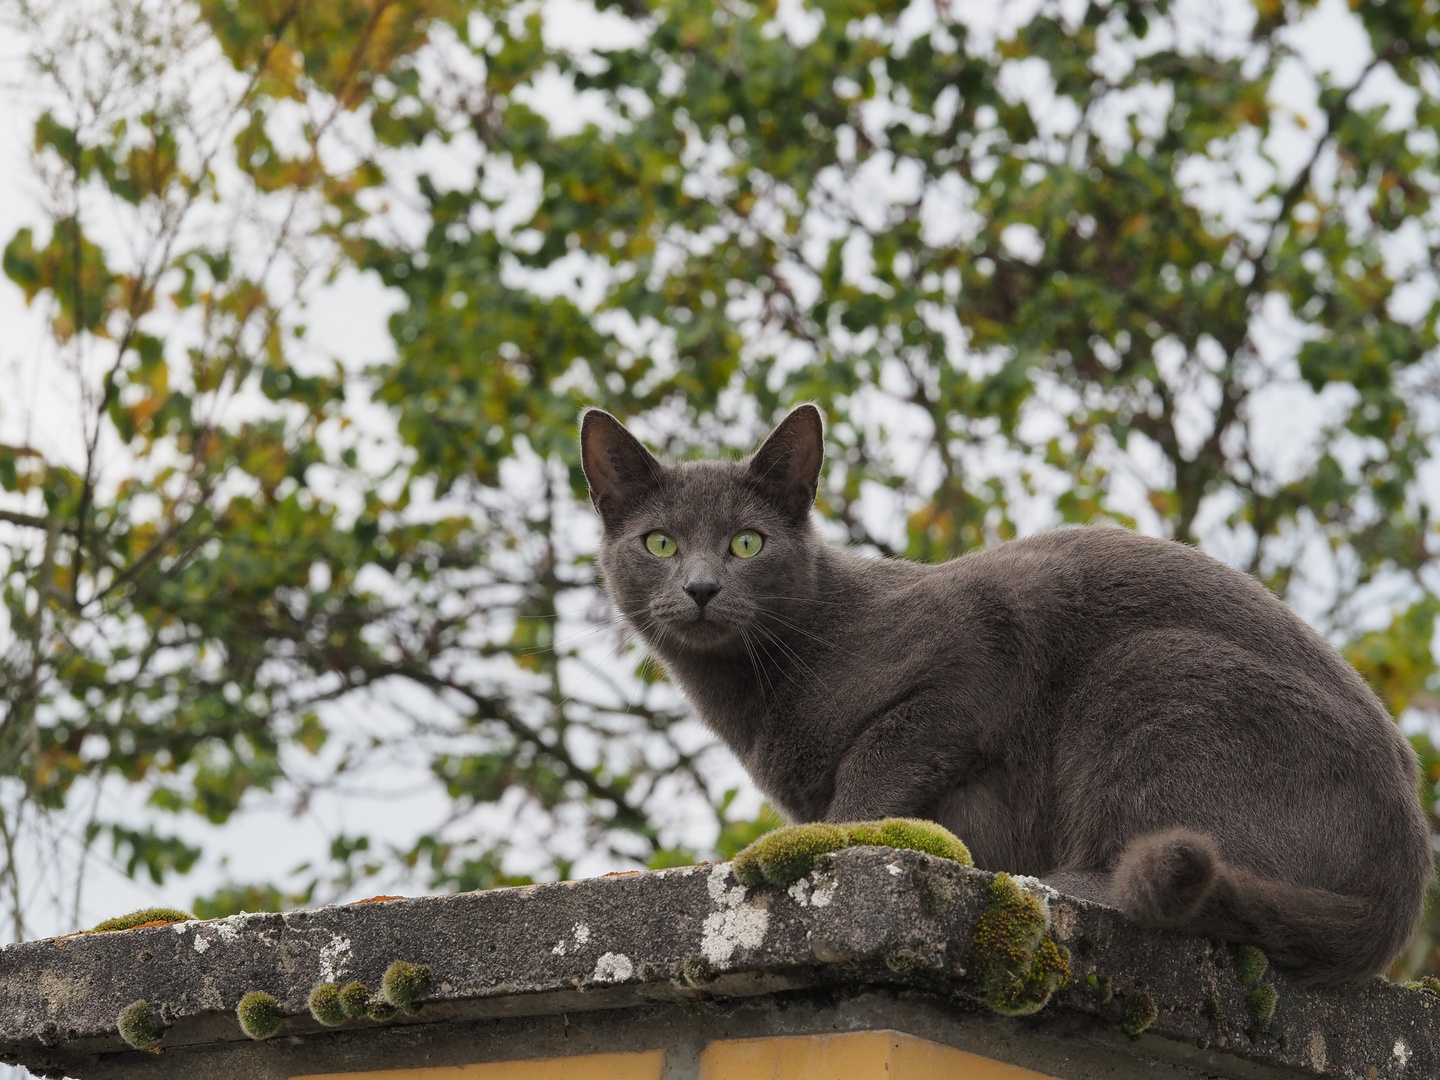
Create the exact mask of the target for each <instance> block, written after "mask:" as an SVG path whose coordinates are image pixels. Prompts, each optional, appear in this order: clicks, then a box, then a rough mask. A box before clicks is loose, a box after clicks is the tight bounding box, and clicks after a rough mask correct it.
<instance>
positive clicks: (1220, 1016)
mask: <svg viewBox="0 0 1440 1080" xmlns="http://www.w3.org/2000/svg"><path fill="white" fill-rule="evenodd" d="M1205 1019H1206V1020H1209V1021H1210V1024H1211V1026H1212V1027H1217V1028H1219V1027H1224V1026H1225V1010H1224V1009H1222V1008H1220V999H1219V998H1217V997H1216V996H1215V995H1214V994H1211V995H1210V996H1209V997H1207V998H1206V999H1205Z"/></svg>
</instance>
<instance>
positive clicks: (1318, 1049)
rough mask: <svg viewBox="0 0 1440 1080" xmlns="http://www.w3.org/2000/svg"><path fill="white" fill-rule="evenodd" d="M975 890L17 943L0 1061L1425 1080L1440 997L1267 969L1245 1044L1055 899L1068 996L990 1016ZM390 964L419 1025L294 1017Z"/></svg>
mask: <svg viewBox="0 0 1440 1080" xmlns="http://www.w3.org/2000/svg"><path fill="white" fill-rule="evenodd" d="M989 879H990V875H988V874H985V873H982V872H980V871H976V870H970V869H966V868H963V867H960V866H958V865H956V864H954V863H950V862H946V861H944V860H939V859H934V858H931V857H930V856H927V855H923V854H919V853H916V852H899V851H892V850H890V849H887V848H856V849H851V850H847V851H843V852H840V853H838V854H836V855H835V856H833V857H830V858H827V859H825V860H824V861H822V863H821V865H820V866H819V867H818V868H817V869H816V870H815V871H814V872H813V873H812V874H811V875H810V876H809V877H808V878H806V879H804V880H802V881H801V882H800V883H798V884H797V885H795V886H793V887H792V888H790V889H789V890H777V889H768V888H767V889H750V890H746V889H744V888H743V887H741V886H739V885H738V884H736V882H735V880H734V878H733V877H732V876H731V874H730V871H729V866H728V864H720V865H717V866H700V867H687V868H683V869H678V870H667V871H659V872H655V873H643V874H627V875H617V876H611V877H605V878H596V879H591V880H587V881H575V882H563V883H558V884H551V885H536V886H528V887H525V888H519V889H499V890H494V891H491V892H485V893H469V894H464V895H460V896H442V897H427V898H421V899H413V900H395V901H388V902H383V903H372V904H361V905H354V906H349V907H331V908H321V909H316V910H310V911H296V912H289V913H286V914H280V915H268V914H267V915H249V916H236V917H234V918H231V919H225V920H219V921H212V922H192V923H185V924H181V925H178V926H173V927H154V928H146V929H137V930H127V931H121V932H118V933H112V934H99V935H92V936H79V937H69V938H62V939H51V940H46V941H37V942H27V943H24V944H20V945H12V946H9V947H8V948H5V949H3V950H0V1059H3V1060H6V1061H12V1062H20V1063H23V1064H26V1065H28V1066H29V1067H30V1068H31V1069H33V1070H35V1071H36V1072H39V1073H42V1074H43V1073H47V1072H48V1073H50V1074H52V1075H63V1074H67V1073H68V1075H71V1076H77V1077H86V1078H89V1077H111V1076H114V1077H120V1076H130V1075H141V1074H142V1073H143V1074H144V1075H146V1076H150V1077H165V1076H201V1075H204V1076H207V1077H214V1078H216V1080H223V1078H224V1077H227V1076H236V1077H255V1078H264V1077H277V1078H278V1077H286V1076H290V1075H294V1074H298V1073H306V1072H321V1071H330V1070H339V1069H343V1068H356V1067H367V1068H380V1067H397V1066H403V1065H419V1064H452V1063H457V1062H459V1061H462V1060H486V1059H501V1058H504V1057H506V1056H510V1055H512V1054H514V1053H517V1052H521V1053H524V1054H525V1055H526V1056H530V1055H532V1054H537V1053H546V1052H548V1053H560V1052H582V1051H588V1050H590V1049H595V1048H602V1049H603V1048H619V1047H620V1046H621V1045H622V1044H624V1045H627V1046H630V1047H633V1046H637V1045H641V1044H646V1043H647V1040H648V1045H650V1046H674V1045H682V1044H684V1042H685V1040H686V1039H687V1038H688V1039H690V1040H691V1041H692V1042H693V1041H695V1040H703V1039H707V1038H712V1037H733V1034H734V1033H744V1034H759V1033H762V1032H771V1033H774V1032H780V1031H789V1030H793V1031H802V1030H838V1029H854V1028H857V1027H899V1028H901V1029H903V1030H911V1031H912V1032H913V1033H915V1034H918V1035H922V1036H924V1037H927V1038H933V1039H936V1040H937V1041H942V1042H949V1043H951V1044H953V1045H961V1046H968V1047H972V1048H978V1049H981V1052H986V1053H990V1054H991V1056H995V1057H999V1058H1002V1059H1004V1060H1010V1061H1013V1062H1015V1063H1016V1064H1022V1065H1027V1066H1028V1067H1031V1068H1036V1069H1039V1070H1041V1071H1047V1072H1049V1073H1050V1074H1052V1075H1056V1076H1062V1077H1067V1078H1070V1077H1073V1078H1075V1080H1088V1078H1089V1077H1099V1076H1117V1075H1126V1069H1125V1063H1126V1062H1130V1063H1131V1064H1132V1065H1133V1066H1134V1067H1135V1068H1136V1069H1137V1070H1138V1069H1141V1068H1144V1069H1145V1070H1148V1071H1145V1073H1144V1074H1145V1075H1156V1076H1161V1075H1165V1076H1175V1077H1180V1076H1186V1077H1195V1076H1200V1075H1211V1076H1214V1075H1219V1076H1233V1077H1237V1078H1239V1077H1247V1078H1248V1077H1257V1076H1268V1077H1277V1076H1286V1075H1296V1073H1294V1072H1293V1071H1292V1070H1301V1073H1300V1074H1304V1075H1312V1076H1313V1075H1321V1076H1333V1077H1353V1078H1355V1080H1362V1078H1370V1077H1386V1078H1402V1077H1403V1078H1407V1080H1408V1078H1416V1080H1420V1078H1425V1080H1431V1078H1434V1077H1440V997H1437V996H1434V995H1431V994H1427V993H1421V992H1415V991H1409V990H1405V989H1402V988H1399V987H1396V986H1392V985H1389V984H1387V983H1384V982H1382V981H1379V980H1376V981H1374V982H1371V983H1368V984H1366V985H1365V986H1362V987H1359V988H1355V989H1351V990H1347V991H1306V990H1301V989H1298V988H1295V987H1293V986H1292V985H1290V984H1289V983H1288V982H1287V981H1286V980H1285V979H1284V977H1283V976H1280V975H1277V974H1276V973H1275V972H1274V971H1267V972H1266V973H1265V976H1264V978H1263V980H1262V984H1263V985H1266V986H1272V987H1274V989H1275V991H1276V994H1277V1000H1276V1007H1275V1011H1274V1017H1273V1020H1272V1021H1271V1023H1270V1025H1269V1028H1268V1030H1266V1031H1264V1032H1261V1031H1257V1030H1254V1024H1253V1022H1252V1021H1251V1019H1250V1016H1249V1013H1250V1012H1251V1011H1252V1010H1251V1009H1250V1008H1249V1007H1248V1006H1247V999H1248V998H1249V996H1250V995H1251V994H1252V993H1253V991H1254V988H1253V987H1246V986H1242V985H1241V983H1240V981H1239V979H1238V978H1237V976H1236V974H1235V971H1234V966H1233V963H1232V960H1231V954H1230V950H1229V949H1228V948H1226V947H1224V946H1220V945H1217V944H1212V943H1211V942H1209V941H1206V940H1203V939H1197V938H1185V937H1179V936H1176V935H1169V934H1159V933H1151V932H1144V931H1140V930H1137V929H1136V928H1134V927H1133V926H1130V925H1129V924H1127V923H1126V922H1125V921H1124V920H1123V919H1122V918H1121V917H1120V916H1119V915H1118V914H1117V913H1115V912H1113V911H1110V910H1108V909H1106V908H1103V907H1099V906H1097V905H1094V904H1089V903H1086V902H1084V901H1081V900H1076V899H1073V898H1069V897H1058V896H1055V897H1051V898H1050V901H1049V903H1050V912H1051V918H1052V924H1053V928H1054V931H1055V934H1056V937H1057V938H1058V939H1059V940H1060V941H1061V942H1062V943H1063V944H1065V945H1066V946H1067V947H1068V948H1069V949H1070V952H1071V956H1072V968H1073V978H1072V980H1071V983H1070V985H1069V987H1068V988H1066V989H1064V990H1062V991H1060V992H1059V993H1057V994H1056V995H1055V998H1054V1000H1052V1001H1051V1003H1050V1005H1049V1006H1048V1007H1047V1008H1046V1009H1045V1010H1044V1011H1043V1012H1042V1013H1040V1014H1039V1015H1037V1016H1035V1017H1032V1018H1028V1019H1025V1020H1007V1019H1003V1018H1000V1017H994V1016H992V1015H989V1014H988V1013H986V1011H985V1010H984V1008H983V1006H977V1005H976V1004H975V1003H974V1001H973V1000H972V999H973V996H974V991H973V989H972V988H971V987H970V986H969V985H968V983H967V977H966V969H967V965H968V964H969V962H970V936H971V933H972V931H973V929H974V926H975V923H976V921H977V919H978V918H979V916H980V913H981V912H982V910H983V909H984V906H985V903H986V886H987V884H988V881H989ZM1036 888H1039V887H1038V886H1036ZM397 959H402V960H409V961H412V962H416V963H425V964H429V965H430V966H431V968H432V969H433V971H434V984H435V985H434V989H433V990H432V992H431V994H430V996H429V997H428V998H426V999H425V1002H426V1003H425V1005H424V1007H423V1009H422V1010H421V1014H420V1015H419V1016H418V1017H397V1018H396V1019H394V1020H391V1021H387V1022H385V1023H383V1024H377V1023H373V1022H371V1021H365V1020H360V1021H351V1022H349V1023H347V1024H346V1025H345V1026H344V1027H342V1028H338V1029H326V1028H323V1027H321V1026H320V1025H319V1024H318V1023H316V1022H315V1021H314V1020H313V1019H312V1018H311V1017H310V1015H309V1012H308V1010H307V1007H306V1000H307V998H308V996H309V993H310V991H311V989H312V988H313V987H314V986H315V985H316V984H317V983H319V982H322V981H337V982H348V981H350V980H354V979H358V980H360V981H362V982H364V983H365V984H367V985H368V986H370V987H371V988H375V987H378V985H379V983H380V977H381V975H382V973H383V972H384V970H385V968H386V967H387V966H389V964H390V963H391V962H392V961H393V960H397ZM251 990H265V991H268V992H269V993H271V994H273V995H275V997H276V998H278V999H279V1000H280V1002H281V1004H282V1007H283V1009H284V1011H285V1012H286V1014H287V1016H288V1019H287V1020H286V1021H285V1023H284V1025H283V1026H282V1028H281V1030H280V1034H279V1035H277V1036H276V1037H275V1038H273V1039H271V1040H269V1041H268V1042H266V1043H255V1042H252V1041H250V1040H248V1039H247V1038H246V1037H245V1036H244V1035H243V1034H242V1032H241V1031H240V1027H239V1024H238V1023H237V1021H236V1018H235V1012H234V1010H235V1006H236V1003H237V1002H238V1001H239V999H240V998H241V997H242V996H243V995H244V994H246V993H247V992H249V991H251ZM1142 994H1144V995H1148V996H1149V997H1150V998H1151V999H1152V1000H1153V1001H1154V1003H1155V1006H1156V1008H1157V1010H1158V1015H1157V1017H1156V1019H1155V1021H1154V1023H1153V1024H1152V1025H1151V1026H1150V1028H1149V1030H1148V1031H1147V1032H1146V1033H1145V1034H1144V1035H1142V1036H1141V1037H1140V1038H1139V1039H1138V1040H1132V1039H1130V1038H1129V1037H1128V1036H1125V1035H1123V1034H1122V1033H1121V1032H1120V1031H1119V1026H1120V1023H1121V1021H1122V1020H1123V1018H1124V1015H1125V1011H1126V1008H1127V1005H1129V1004H1130V1003H1132V1002H1135V1001H1138V1000H1139V996H1140V995H1142ZM138 998H144V999H146V1000H148V1001H149V1002H151V1003H152V1005H153V1006H154V1007H155V1009H156V1012H157V1013H158V1014H159V1015H161V1016H162V1017H163V1018H164V1020H165V1022H166V1024H167V1025H168V1027H167V1030H166V1032H165V1037H164V1041H163V1044H162V1047H161V1050H160V1052H159V1053H142V1052H138V1051H133V1050H130V1049H129V1048H127V1047H126V1046H125V1045H124V1044H123V1043H122V1042H121V1040H120V1038H119V1035H118V1032H117V1030H116V1027H115V1020H116V1017H117V1015H118V1014H119V1013H120V1011H121V1010H122V1009H123V1008H125V1007H126V1006H127V1005H129V1004H130V1003H131V1002H133V1001H135V1000H136V999H138ZM602 1010H623V1012H621V1013H616V1012H602ZM787 1025H788V1026H787ZM687 1033H688V1034H687ZM727 1033H731V1034H727ZM572 1040H573V1041H572ZM546 1047H549V1049H548V1050H547V1049H546ZM561 1047H564V1048H565V1049H561ZM456 1055H461V1056H456ZM681 1058H683V1055H681V1056H680V1057H677V1061H679V1060H681ZM1142 1063H1143V1065H1142ZM676 1067H677V1068H679V1067H680V1066H678V1065H677V1066H676ZM1117 1070H1119V1071H1117ZM1155 1070H1161V1071H1155ZM675 1075H676V1076H679V1075H682V1074H681V1073H678V1072H677V1073H675Z"/></svg>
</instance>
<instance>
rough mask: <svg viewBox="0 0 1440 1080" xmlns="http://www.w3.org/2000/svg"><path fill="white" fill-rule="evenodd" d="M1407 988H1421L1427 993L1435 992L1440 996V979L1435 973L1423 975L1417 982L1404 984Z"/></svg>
mask: <svg viewBox="0 0 1440 1080" xmlns="http://www.w3.org/2000/svg"><path fill="white" fill-rule="evenodd" d="M1402 985H1403V986H1404V987H1405V989H1407V990H1421V991H1423V992H1425V993H1427V994H1434V995H1435V996H1436V997H1440V979H1437V978H1436V977H1435V976H1434V975H1422V976H1420V978H1419V980H1418V981H1416V982H1407V983H1403V984H1402Z"/></svg>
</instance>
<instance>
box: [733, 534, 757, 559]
mask: <svg viewBox="0 0 1440 1080" xmlns="http://www.w3.org/2000/svg"><path fill="white" fill-rule="evenodd" d="M764 543H765V541H763V540H761V539H760V534H759V533H757V532H756V531H755V530H754V529H746V530H745V531H744V532H742V533H736V534H735V538H734V539H733V540H731V541H730V550H731V551H732V552H734V553H735V557H736V558H737V559H748V558H750V557H751V556H752V555H758V554H760V548H761V547H762V546H763V545H764Z"/></svg>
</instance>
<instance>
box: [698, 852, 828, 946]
mask: <svg viewBox="0 0 1440 1080" xmlns="http://www.w3.org/2000/svg"><path fill="white" fill-rule="evenodd" d="M729 878H730V867H729V865H728V864H724V863H722V864H721V865H719V866H717V867H715V869H714V870H712V871H711V872H710V876H709V877H708V878H707V879H706V888H707V890H708V891H709V893H710V899H711V900H712V901H714V903H715V904H716V906H717V907H718V908H719V909H720V910H718V911H713V912H711V913H710V915H709V916H707V917H706V919H705V936H704V938H703V939H702V940H701V942H700V952H701V954H702V955H703V956H704V957H705V959H706V960H708V961H710V963H711V964H712V965H714V966H715V967H723V966H724V965H726V964H728V963H729V962H730V957H731V956H733V955H734V954H735V950H736V948H746V949H756V948H759V947H760V945H761V944H762V943H763V942H764V940H765V933H766V931H768V930H769V929H770V911H769V909H768V908H765V907H762V906H761V905H759V904H756V903H753V902H749V903H747V902H746V900H745V896H746V894H747V893H748V892H749V890H748V889H746V888H745V886H744V885H735V886H733V887H732V886H730V885H728V884H727V883H728V881H729ZM811 902H812V903H813V898H812V901H811Z"/></svg>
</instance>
